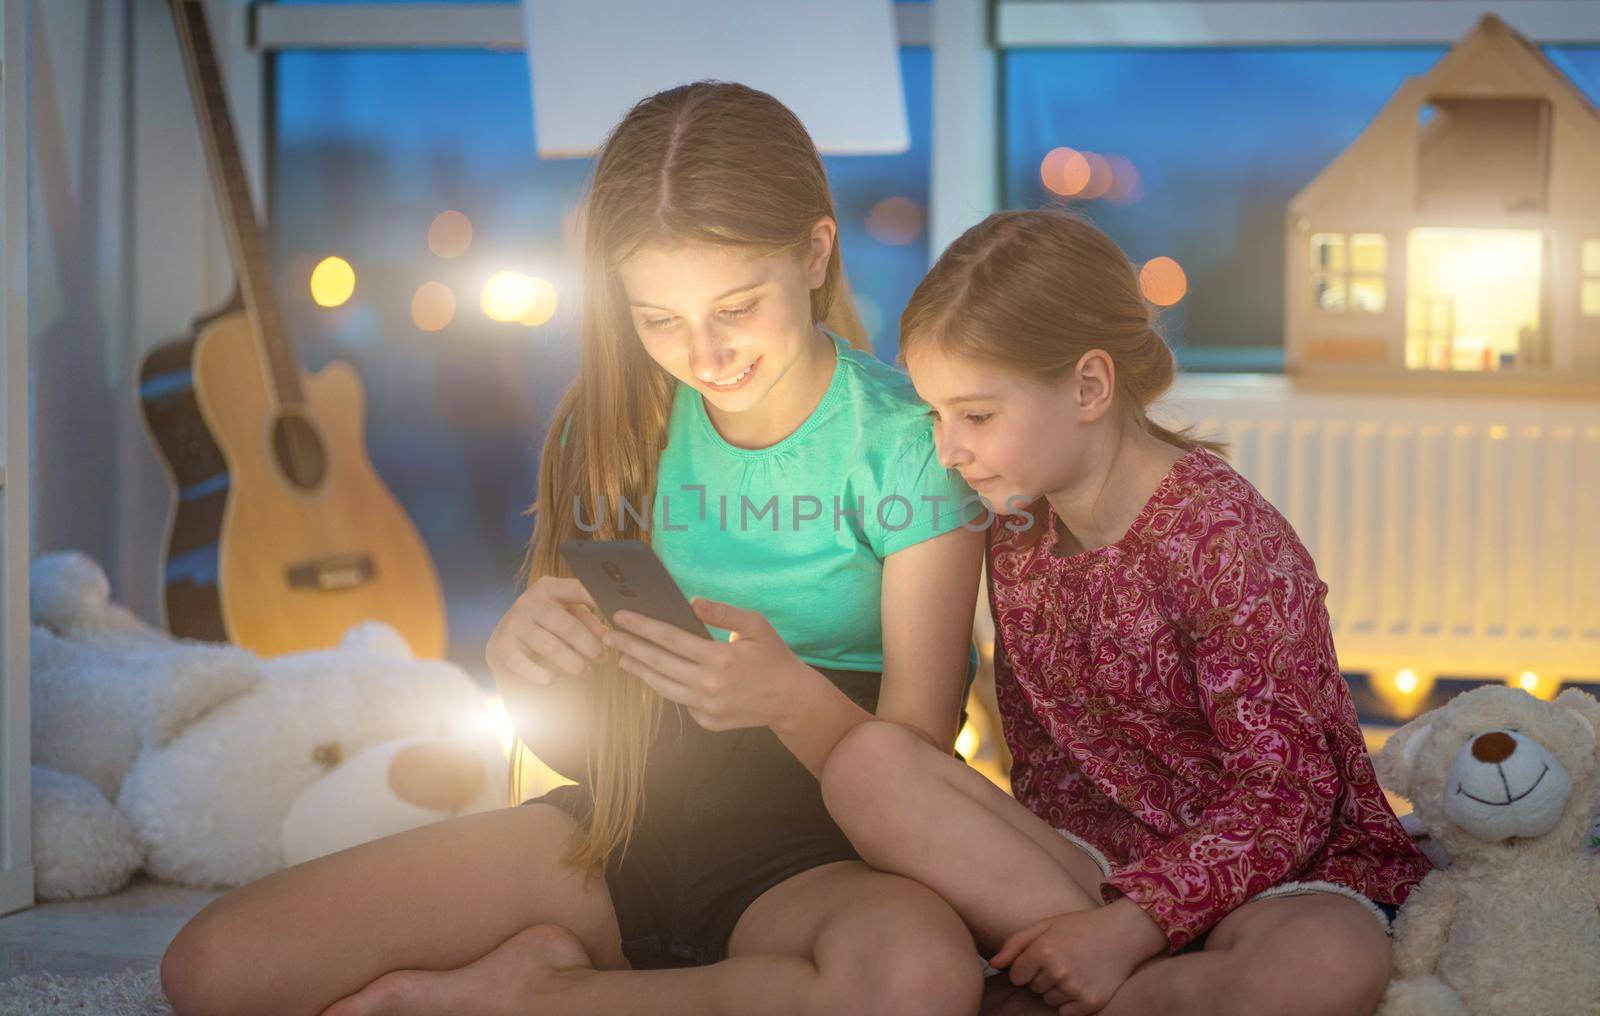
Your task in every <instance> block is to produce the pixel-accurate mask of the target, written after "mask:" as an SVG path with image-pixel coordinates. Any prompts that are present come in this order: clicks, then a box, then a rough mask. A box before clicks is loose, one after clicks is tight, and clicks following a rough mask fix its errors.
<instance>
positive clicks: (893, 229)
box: [867, 197, 927, 247]
mask: <svg viewBox="0 0 1600 1016" xmlns="http://www.w3.org/2000/svg"><path fill="white" fill-rule="evenodd" d="M926 218H927V216H926V214H925V213H924V212H923V209H922V206H921V205H919V204H917V203H916V202H915V201H913V200H911V199H910V198H905V197H893V198H884V199H883V200H882V201H879V202H877V203H876V204H874V205H873V206H872V208H871V210H869V211H868V212H867V234H868V235H869V236H871V237H872V238H873V239H874V240H876V241H878V242H879V243H882V244H887V245H888V246H890V247H904V246H905V245H906V244H909V243H913V242H915V241H916V239H917V237H919V236H921V235H922V224H923V222H924V221H925V220H926Z"/></svg>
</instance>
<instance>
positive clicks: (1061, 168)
mask: <svg viewBox="0 0 1600 1016" xmlns="http://www.w3.org/2000/svg"><path fill="white" fill-rule="evenodd" d="M1090 174H1091V169H1090V167H1089V160H1088V159H1086V158H1084V156H1083V153H1082V152H1079V151H1077V150H1075V149H1071V148H1052V149H1050V151H1049V152H1048V153H1047V154H1046V155H1045V157H1044V161H1043V162H1041V163H1040V164H1039V178H1040V180H1042V181H1043V182H1044V185H1045V188H1046V189H1047V190H1049V191H1050V192H1051V193H1053V194H1059V195H1061V196H1062V197H1064V198H1070V197H1074V196H1076V195H1077V194H1078V193H1079V192H1080V191H1082V190H1083V189H1084V188H1085V187H1086V186H1088V184H1089V177H1090Z"/></svg>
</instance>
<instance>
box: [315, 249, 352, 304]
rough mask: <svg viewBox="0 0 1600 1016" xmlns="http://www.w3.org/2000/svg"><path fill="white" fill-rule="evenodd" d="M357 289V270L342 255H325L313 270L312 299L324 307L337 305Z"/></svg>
mask: <svg viewBox="0 0 1600 1016" xmlns="http://www.w3.org/2000/svg"><path fill="white" fill-rule="evenodd" d="M355 291H356V270H355V269H354V268H351V267H350V262H348V261H346V260H345V259H344V258H340V257H325V258H323V259H322V260H321V261H319V262H317V267H315V268H313V269H312V270H311V299H313V300H315V301H316V302H317V303H318V304H319V305H321V306H323V307H337V306H339V305H340V304H342V303H344V302H345V301H346V300H348V299H350V295H351V294H352V293H354V292H355Z"/></svg>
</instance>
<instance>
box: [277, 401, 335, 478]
mask: <svg viewBox="0 0 1600 1016" xmlns="http://www.w3.org/2000/svg"><path fill="white" fill-rule="evenodd" d="M272 450H273V453H274V454H275V455H277V457H278V468H279V469H281V470H283V475H284V476H287V477H288V478H289V482H290V483H292V484H293V485H294V486H296V487H299V488H300V489H301V490H310V489H311V488H313V487H315V486H317V485H318V484H319V483H321V482H322V478H323V476H325V475H326V474H327V471H328V457H327V455H326V454H325V453H324V451H323V448H322V438H320V437H318V436H317V430H316V428H315V427H313V426H311V423H310V421H308V420H307V419H306V418H305V417H303V416H295V415H288V416H280V417H278V422H277V423H276V424H274V425H273V428H272Z"/></svg>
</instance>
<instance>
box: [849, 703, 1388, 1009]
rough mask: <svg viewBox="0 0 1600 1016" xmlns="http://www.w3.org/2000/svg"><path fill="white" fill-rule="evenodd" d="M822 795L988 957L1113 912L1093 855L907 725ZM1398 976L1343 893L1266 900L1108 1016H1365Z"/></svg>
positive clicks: (865, 844) (859, 740)
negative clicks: (941, 902)
mask: <svg viewBox="0 0 1600 1016" xmlns="http://www.w3.org/2000/svg"><path fill="white" fill-rule="evenodd" d="M822 789H823V796H824V798H825V799H826V800H827V803H828V810H829V811H830V812H831V813H832V815H833V817H834V820H835V821H836V822H838V823H839V825H840V827H841V828H842V829H844V831H845V833H846V834H847V835H849V837H850V839H851V841H852V842H853V843H854V844H855V847H856V849H857V850H858V851H859V852H860V853H861V855H862V857H864V858H865V859H866V860H867V861H868V862H869V863H871V864H873V865H874V866H875V867H879V868H882V869H884V870H888V871H895V872H898V873H900V874H904V875H906V876H908V877H910V878H914V879H916V880H917V881H919V882H921V883H923V884H924V885H927V886H929V887H931V888H932V889H934V890H935V891H936V892H938V893H939V895H940V896H942V897H943V898H945V899H946V900H949V901H950V903H951V905H953V906H954V907H955V909H956V911H957V912H958V913H960V914H961V915H962V916H963V917H964V918H966V920H967V921H968V923H969V924H971V925H972V926H973V928H974V930H975V932H976V933H977V935H978V939H979V941H980V942H982V943H984V945H985V947H986V948H992V947H997V946H998V945H999V944H1000V943H1001V942H1002V941H1003V940H1004V939H1005V937H1006V936H1008V935H1010V934H1012V933H1013V932H1015V931H1018V930H1020V929H1022V928H1025V927H1028V926H1029V925H1032V924H1034V923H1036V922H1037V921H1040V920H1043V919H1044V918H1047V917H1051V916H1054V915H1057V914H1063V913H1069V912H1071V911H1073V910H1081V909H1083V908H1085V907H1092V906H1100V905H1101V902H1100V898H1099V892H1098V886H1099V883H1100V880H1101V878H1100V873H1099V869H1098V867H1097V866H1096V865H1095V864H1094V862H1093V861H1092V860H1091V859H1090V858H1089V856H1088V855H1087V854H1085V853H1084V852H1083V851H1081V850H1079V849H1078V848H1077V847H1076V846H1074V845H1073V844H1072V843H1071V842H1069V841H1068V840H1066V839H1064V838H1062V837H1061V836H1060V834H1058V833H1057V832H1056V831H1055V830H1054V829H1052V828H1050V826H1049V825H1047V824H1046V823H1045V822H1044V821H1042V820H1041V819H1039V818H1038V816H1036V815H1034V814H1033V813H1032V812H1030V811H1028V810H1027V808H1025V807H1023V806H1022V805H1021V804H1020V803H1018V802H1017V801H1016V800H1015V799H1013V798H1012V797H1010V796H1009V795H1007V794H1006V793H1004V792H1003V791H1001V790H1000V789H999V788H998V787H996V786H994V785H993V784H992V783H990V782H989V781H988V780H987V779H985V778H984V777H983V776H982V775H980V774H979V773H977V772H974V771H973V770H972V769H970V768H968V767H967V766H966V765H965V764H963V763H962V762H961V761H960V760H959V759H956V758H954V757H952V756H949V755H946V754H944V753H942V752H939V751H937V750H935V749H934V748H933V747H932V746H931V745H929V744H927V743H926V742H924V741H922V740H920V739H918V738H917V737H916V736H915V735H913V734H911V733H910V732H908V731H906V730H905V729H903V728H901V727H898V726H896V725H893V724H888V723H881V722H873V723H866V724H862V725H861V726H859V727H856V728H855V729H853V730H852V731H851V732H850V733H849V734H846V735H845V737H844V739H843V740H841V741H840V742H839V746H838V747H837V748H835V749H834V752H833V754H832V755H830V756H829V757H828V762H827V765H826V766H825V767H824V768H823V773H822ZM986 940H987V941H986ZM1388 968H1389V944H1388V939H1387V938H1386V936H1385V935H1384V934H1383V930H1382V928H1380V927H1379V926H1378V923H1377V922H1376V921H1374V920H1373V919H1372V916H1371V915H1370V914H1369V913H1367V912H1366V911H1365V909H1364V908H1363V907H1362V906H1361V905H1360V904H1359V903H1357V902H1355V901H1353V900H1349V899H1345V898H1343V897H1341V896H1337V895H1333V894H1330V893H1310V894H1306V895H1302V896H1290V897H1278V898H1273V899H1266V900H1257V901H1255V902H1252V903H1246V904H1244V905H1243V906H1241V907H1239V908H1238V909H1237V910H1235V911H1233V912H1232V913H1230V914H1229V915H1228V916H1226V917H1224V918H1223V919H1222V920H1221V921H1219V922H1218V923H1217V925H1216V927H1215V928H1213V929H1212V931H1211V934H1210V935H1209V936H1208V937H1207V938H1206V943H1205V948H1204V949H1203V950H1202V951H1200V952H1196V953H1186V954H1183V955H1179V956H1167V955H1160V956H1156V957H1153V958H1151V959H1149V960H1147V961H1145V963H1143V964H1142V965H1141V966H1139V967H1138V968H1137V969H1136V970H1135V971H1134V972H1133V975H1132V976H1131V977H1129V978H1128V980H1127V981H1126V982H1125V983H1124V984H1123V986H1122V988H1121V989H1119V990H1118V991H1117V993H1116V994H1115V995H1113V996H1112V998H1111V1001H1110V1002H1109V1003H1108V1004H1107V1005H1106V1007H1105V1008H1104V1009H1102V1010H1101V1013H1102V1014H1103V1016H1131V1014H1138V1013H1170V1012H1184V1013H1191V1012H1192V1013H1196V1014H1204V1013H1229V1014H1235V1013H1254V1012H1293V1013H1297V1014H1299V1013H1330V1014H1331V1013H1351V1014H1364V1013H1370V1012H1371V1011H1372V1010H1373V1008H1374V1007H1376V1005H1377V1003H1378V999H1379V997H1380V996H1381V995H1382V993H1383V987H1384V984H1385V983H1386V982H1387V978H1388ZM991 987H994V986H991ZM988 994H989V995H990V996H992V998H990V999H988V1000H986V1002H987V1004H986V1011H994V1012H996V1013H1006V1014H1010V1013H1013V1012H1015V1013H1023V1012H1028V1011H1037V1012H1046V1011H1048V1007H1045V1006H1043V1005H1042V1003H1034V1004H1030V1003H1029V1001H1028V1000H1027V999H1026V998H1025V997H1021V996H1019V994H1018V993H1016V992H1008V991H1007V990H1005V988H1004V986H999V987H998V988H996V989H995V990H992V991H990V992H989V993H988Z"/></svg>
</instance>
